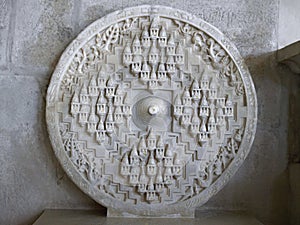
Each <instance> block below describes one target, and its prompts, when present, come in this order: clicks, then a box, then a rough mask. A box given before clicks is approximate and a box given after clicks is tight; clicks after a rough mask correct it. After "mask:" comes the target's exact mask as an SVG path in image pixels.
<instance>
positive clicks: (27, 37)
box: [13, 0, 75, 69]
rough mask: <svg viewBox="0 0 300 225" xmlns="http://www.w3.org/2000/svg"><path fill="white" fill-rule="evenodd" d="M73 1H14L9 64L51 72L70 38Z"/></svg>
mask: <svg viewBox="0 0 300 225" xmlns="http://www.w3.org/2000/svg"><path fill="white" fill-rule="evenodd" d="M74 4H75V1H74V0H66V1H65V0H58V1H46V0H42V1H36V0H28V1H26V2H25V1H21V0H19V1H17V4H16V18H15V19H16V22H15V31H14V41H13V42H14V45H13V64H14V65H18V66H19V67H26V68H35V69H36V68H43V69H49V68H50V69H51V68H53V66H54V65H55V64H56V62H57V59H58V58H59V56H60V54H61V53H62V51H63V50H64V49H65V47H66V45H67V44H68V43H69V42H70V41H71V40H72V39H73V38H74V35H75V33H74V23H73V21H74V20H73V16H74V14H73V10H74Z"/></svg>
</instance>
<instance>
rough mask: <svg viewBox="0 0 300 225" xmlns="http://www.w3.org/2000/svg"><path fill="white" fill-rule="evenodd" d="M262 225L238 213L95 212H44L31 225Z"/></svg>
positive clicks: (250, 217)
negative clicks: (192, 215) (143, 214)
mask: <svg viewBox="0 0 300 225" xmlns="http://www.w3.org/2000/svg"><path fill="white" fill-rule="evenodd" d="M61 224H68V225H91V224H93V225H132V224H135V225H169V224H170V225H185V224H186V225H196V224H197V225H232V224H238V225H263V224H262V223H261V222H259V221H258V220H257V219H255V218H254V217H252V216H249V215H247V214H245V213H240V212H224V211H222V212H204V213H203V212H200V213H196V217H195V218H108V217H106V216H105V212H103V211H97V210H50V209H47V210H45V211H44V212H43V213H42V215H41V216H40V217H39V218H38V219H37V220H36V222H35V223H33V225H61Z"/></svg>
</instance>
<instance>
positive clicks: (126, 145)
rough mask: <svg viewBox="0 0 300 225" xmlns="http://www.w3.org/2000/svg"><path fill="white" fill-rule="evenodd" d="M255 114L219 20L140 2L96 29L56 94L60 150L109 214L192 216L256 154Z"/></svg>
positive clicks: (64, 70) (50, 97)
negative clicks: (209, 20) (212, 22)
mask: <svg viewBox="0 0 300 225" xmlns="http://www.w3.org/2000/svg"><path fill="white" fill-rule="evenodd" d="M256 121H257V102H256V94H255V89H254V85H253V82H252V79H251V76H250V74H249V72H248V70H247V68H246V66H245V64H244V63H243V60H242V58H241V56H240V55H239V53H238V52H237V50H236V48H235V47H234V46H233V45H232V44H231V43H230V41H229V40H228V39H227V38H226V37H224V36H223V34H221V33H220V32H219V31H218V30H217V29H216V28H214V27H212V26H211V25H209V24H208V23H206V22H204V21H203V20H201V19H198V18H196V17H195V16H193V15H191V14H188V13H186V12H183V11H180V10H176V9H172V8H168V7H164V6H139V7H134V8H128V9H125V10H122V11H117V12H114V13H111V14H109V15H107V16H105V17H103V18H101V19H99V20H97V21H96V22H94V23H93V24H91V25H90V26H89V27H87V28H86V29H85V30H84V31H83V32H82V33H81V34H80V35H79V36H78V37H77V38H76V39H75V40H74V41H73V42H72V43H71V44H70V46H69V47H68V48H67V49H66V50H65V52H64V53H63V55H62V57H61V59H60V61H59V63H58V65H57V67H56V70H55V72H54V74H53V76H52V79H51V83H50V85H49V89H48V94H47V123H48V129H49V134H50V138H51V142H52V145H53V148H54V151H55V153H56V155H57V157H58V159H59V161H60V162H61V164H62V166H63V168H64V169H65V171H66V172H67V174H68V175H69V176H70V177H71V179H72V180H73V181H74V182H75V183H76V184H77V185H78V186H79V187H80V188H81V189H82V190H83V191H84V192H85V193H87V194H88V195H90V196H91V197H92V198H93V199H95V200H96V201H97V202H99V203H100V204H103V205H104V206H106V207H108V215H110V216H133V215H134V216H186V217H190V216H193V210H194V208H195V207H196V206H198V205H201V204H204V203H205V202H206V201H207V200H208V199H209V198H210V197H211V196H212V195H214V194H215V193H217V191H219V190H220V189H221V188H222V187H223V186H224V184H225V183H226V182H227V181H228V180H229V179H230V177H231V176H232V175H233V174H234V173H235V172H236V170H237V169H238V167H239V166H240V165H241V163H242V162H243V161H244V159H245V157H246V156H247V154H248V152H249V150H250V147H251V144H252V142H253V138H254V134H255V129H256Z"/></svg>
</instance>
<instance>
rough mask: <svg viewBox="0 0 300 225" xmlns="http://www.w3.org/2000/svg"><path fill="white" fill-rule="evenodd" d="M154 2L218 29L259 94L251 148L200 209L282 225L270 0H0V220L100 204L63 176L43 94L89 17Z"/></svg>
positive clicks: (284, 192) (284, 102)
mask: <svg viewBox="0 0 300 225" xmlns="http://www.w3.org/2000/svg"><path fill="white" fill-rule="evenodd" d="M138 4H161V5H167V6H171V7H176V8H179V9H182V10H186V11H188V12H190V13H193V14H195V15H196V16H199V17H201V18H203V19H205V20H206V21H208V22H209V23H211V24H213V25H215V26H216V27H218V28H219V29H220V30H221V31H222V32H224V33H225V34H226V35H227V36H228V37H229V38H230V39H231V40H232V42H233V43H234V44H235V45H236V46H237V47H238V49H239V50H240V52H241V54H242V56H243V57H244V58H245V59H246V63H247V65H248V66H249V69H250V72H251V74H252V77H253V80H254V83H255V85H256V89H257V95H258V104H259V110H258V112H259V113H258V116H259V120H258V128H257V135H256V139H255V142H254V145H253V147H252V150H251V152H250V154H249V156H248V158H247V159H246V161H245V163H244V164H243V166H242V167H241V168H240V170H239V171H238V172H237V174H236V175H235V176H234V177H233V179H232V180H231V181H230V182H229V183H228V184H227V185H226V186H225V188H224V189H223V190H222V191H220V192H219V193H218V194H217V195H216V196H215V197H213V198H212V199H211V200H210V201H209V202H208V203H207V204H206V205H204V206H203V207H201V208H200V209H199V210H203V209H205V210H206V209H221V210H245V211H247V212H248V213H251V214H253V215H254V216H255V217H257V218H258V219H259V220H261V221H262V222H264V223H265V224H273V225H277V224H278V225H279V224H285V225H286V224H287V222H286V221H287V220H288V201H287V198H288V176H287V173H286V167H287V162H288V144H287V131H288V123H287V120H288V85H287V81H286V78H285V76H284V75H285V70H284V69H281V68H279V67H278V66H277V63H276V61H275V53H276V50H277V45H278V41H277V39H278V38H277V30H278V29H277V27H278V6H279V1H278V0H264V1H261V0H252V1H249V0H225V1H222V2H220V1H217V0H202V1H187V0H172V1H170V0H168V1H167V0H162V1H156V0H148V1H144V0H143V1H139V2H138V1H133V0H124V1H123V0H99V1H96V0H55V1H50V0H26V1H22V0H0V99H1V101H0V102H1V107H0V111H1V113H0V165H1V166H0V168H1V169H0V208H1V210H0V224H18V225H23V224H24V225H25V224H31V223H32V222H33V221H34V220H35V219H36V218H37V217H38V216H39V215H40V213H41V212H42V210H43V209H45V208H100V209H101V206H99V205H97V204H96V203H95V202H94V201H93V200H91V199H90V198H89V197H87V196H86V195H85V194H83V193H82V192H81V191H80V190H79V189H78V188H77V187H76V186H75V185H74V184H73V183H72V182H71V181H70V180H69V178H68V177H67V176H66V175H65V173H64V172H63V170H62V168H61V167H60V165H59V163H58V161H57V160H56V158H55V156H54V153H53V151H52V148H51V145H50V141H49V138H48V134H47V129H46V123H45V116H44V114H45V95H46V89H47V85H48V83H49V79H50V77H51V74H52V72H53V69H54V67H55V65H56V63H57V61H58V59H59V56H60V55H61V53H62V51H63V50H64V49H65V48H66V46H67V45H68V43H70V42H71V41H72V39H73V38H74V37H75V36H76V35H77V34H78V33H79V32H80V31H81V30H83V29H84V28H85V27H86V26H87V25H88V24H89V23H91V22H92V21H94V20H96V19H97V18H99V17H101V16H104V15H106V14H107V13H110V12H112V11H115V10H119V9H122V8H124V7H129V6H135V5H138Z"/></svg>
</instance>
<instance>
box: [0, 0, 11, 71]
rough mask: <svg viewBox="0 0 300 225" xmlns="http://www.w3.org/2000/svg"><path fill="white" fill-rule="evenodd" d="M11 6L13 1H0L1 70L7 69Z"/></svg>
mask: <svg viewBox="0 0 300 225" xmlns="http://www.w3.org/2000/svg"><path fill="white" fill-rule="evenodd" d="M11 6H12V4H11V1H7V0H0V49H1V50H0V69H6V68H7V65H6V64H7V53H8V51H9V49H8V48H9V47H8V46H10V42H9V36H8V35H9V31H10V16H11V11H12V10H11V9H12V7H11Z"/></svg>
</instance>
